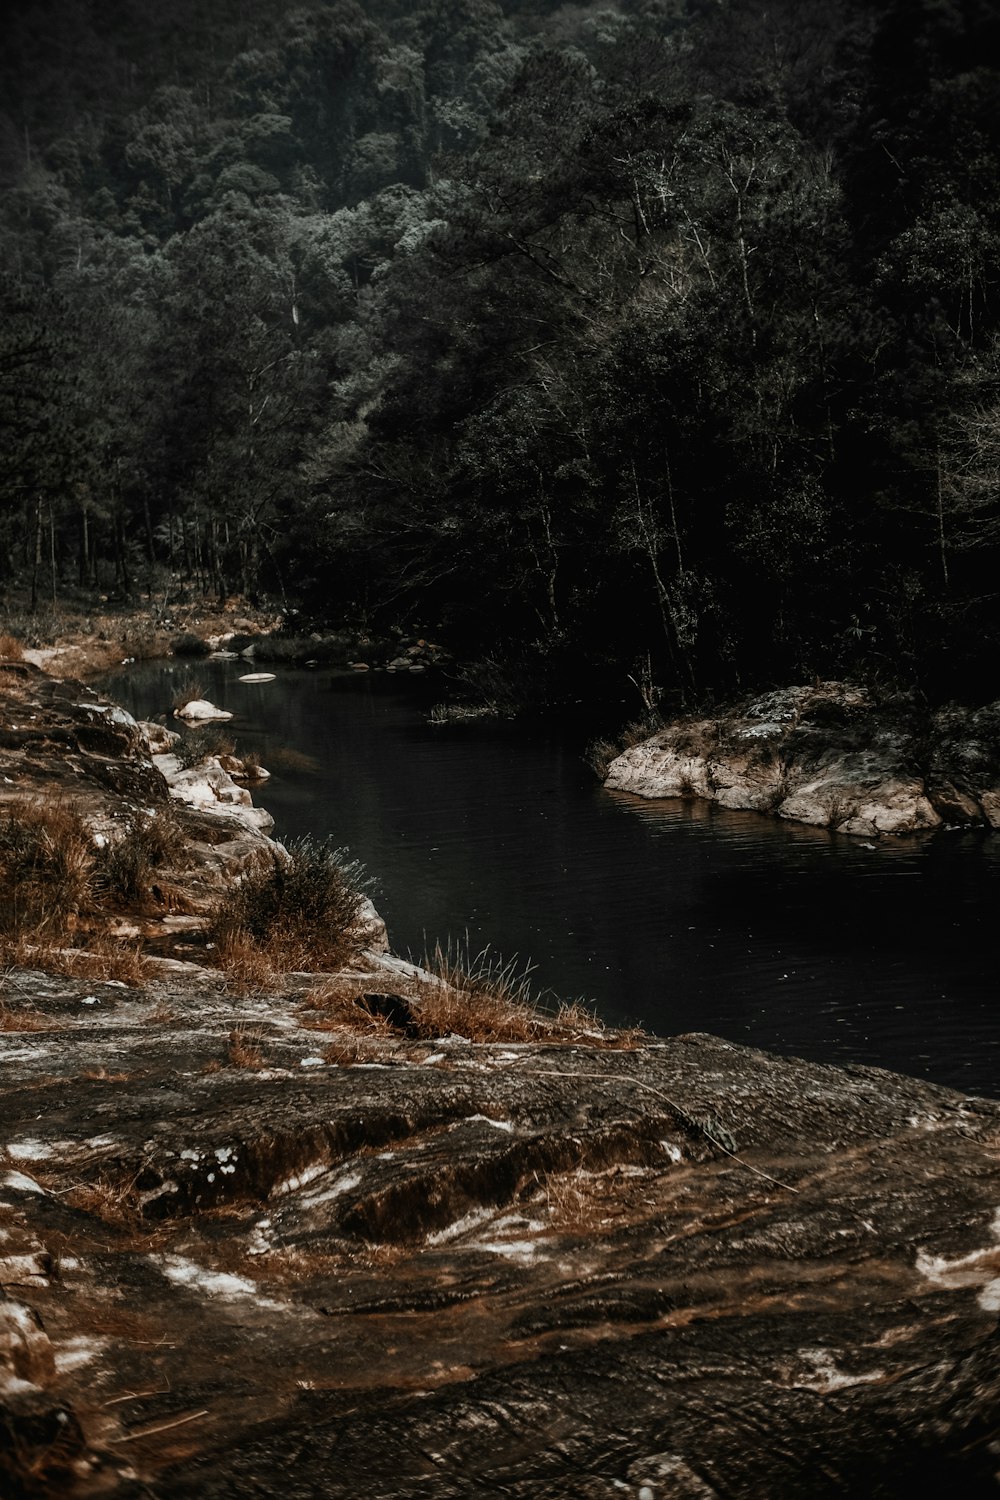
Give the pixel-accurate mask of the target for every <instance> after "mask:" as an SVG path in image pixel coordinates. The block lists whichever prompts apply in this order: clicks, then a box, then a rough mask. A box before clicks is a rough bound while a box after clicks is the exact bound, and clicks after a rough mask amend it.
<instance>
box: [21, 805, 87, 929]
mask: <svg viewBox="0 0 1000 1500" xmlns="http://www.w3.org/2000/svg"><path fill="white" fill-rule="evenodd" d="M93 878H94V843H93V839H92V837H91V834H90V830H89V829H88V828H87V825H86V824H85V823H84V821H83V819H82V818H81V817H80V815H79V814H78V813H77V812H75V811H74V810H73V809H72V808H71V807H69V806H67V805H66V803H64V802H61V801H59V800H58V799H54V800H53V801H50V802H41V801H26V802H20V803H16V804H10V805H8V807H7V808H6V810H5V811H4V813H3V814H2V815H0V933H3V934H6V935H8V936H12V937H17V936H19V935H20V934H23V933H26V932H31V933H34V934H35V935H37V936H39V937H61V936H65V935H66V934H67V933H69V932H72V931H73V930H74V929H75V927H76V925H77V921H78V919H79V917H80V914H81V912H82V911H84V910H85V909H86V908H87V907H88V906H89V905H90V903H91V901H92V899H93Z"/></svg>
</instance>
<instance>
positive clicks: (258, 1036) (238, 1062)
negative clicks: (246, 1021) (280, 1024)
mask: <svg viewBox="0 0 1000 1500" xmlns="http://www.w3.org/2000/svg"><path fill="white" fill-rule="evenodd" d="M263 1040H264V1032H263V1030H262V1029H261V1027H259V1026H244V1025H240V1026H236V1027H234V1028H233V1030H232V1031H231V1032H230V1033H229V1041H228V1044H227V1051H228V1054H229V1063H230V1066H231V1067H233V1068H262V1067H263V1066H264V1062H265V1058H264V1054H263V1052H262V1051H261V1050H260V1049H261V1044H262V1042H263Z"/></svg>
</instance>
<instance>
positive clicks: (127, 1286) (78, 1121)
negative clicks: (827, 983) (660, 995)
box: [0, 663, 1000, 1500]
mask: <svg viewBox="0 0 1000 1500" xmlns="http://www.w3.org/2000/svg"><path fill="white" fill-rule="evenodd" d="M4 681H5V686H6V691H5V694H4V699H3V705H4V724H3V731H4V732H3V744H2V747H0V750H2V755H3V766H2V768H0V772H2V775H3V776H4V777H5V778H6V779H5V780H4V782H3V783H2V785H3V792H4V796H5V798H6V799H7V805H8V810H9V808H10V805H11V803H12V802H14V801H17V800H22V801H23V800H25V799H26V800H38V799H39V798H41V797H45V796H47V797H49V798H50V799H52V798H53V794H55V800H61V801H63V803H65V802H68V801H70V800H72V801H76V800H77V799H81V800H80V802H79V805H80V807H81V808H82V809H84V810H86V812H87V815H88V817H93V818H94V819H96V820H98V821H97V822H95V825H94V826H95V831H96V833H98V834H102V833H103V834H104V836H107V835H108V834H110V832H111V831H112V830H113V828H114V825H115V822H116V821H117V822H118V824H119V827H120V826H121V823H122V821H123V817H127V816H133V815H134V814H135V813H136V812H137V811H139V810H141V809H143V808H149V807H152V808H153V809H154V810H155V809H161V808H171V809H172V810H173V812H174V815H175V816H176V817H179V818H180V819H181V822H182V826H184V827H187V828H188V829H189V830H190V833H191V835H192V837H191V838H190V840H189V842H190V844H191V846H192V848H193V846H194V845H201V846H202V851H203V853H202V857H201V859H200V862H199V861H198V860H195V861H194V863H193V864H192V865H191V867H190V869H189V870H188V871H187V872H185V871H183V870H177V871H176V872H175V873H172V874H171V878H170V883H171V884H172V885H174V886H175V888H176V889H177V891H178V896H177V897H176V898H175V900H178V899H179V898H180V896H186V898H187V899H188V900H189V901H190V902H192V904H195V905H196V904H197V903H198V902H200V901H202V902H205V903H206V904H209V905H210V904H211V902H212V901H213V900H217V899H218V891H219V889H220V887H224V886H227V885H229V886H231V885H232V883H233V880H234V877H235V876H237V875H238V873H239V870H238V868H234V867H233V866H232V865H230V864H229V863H227V861H228V860H229V859H230V858H231V857H235V856H234V852H233V851H231V850H228V849H227V847H226V846H227V845H231V844H232V843H233V842H234V839H233V837H232V836H231V835H232V834H233V832H234V829H235V823H236V822H237V821H238V822H239V824H240V828H241V832H240V835H239V837H240V838H241V839H243V838H245V839H246V840H248V843H247V844H246V845H245V846H244V848H245V849H249V848H250V847H251V846H252V845H254V844H256V846H257V847H258V848H260V847H266V844H262V843H261V841H263V840H266V839H267V834H266V832H265V831H264V829H263V828H261V827H260V826H259V823H260V820H259V819H254V818H250V819H247V818H246V816H245V815H244V816H242V817H241V809H246V807H247V803H246V802H244V801H243V800H242V798H236V799H235V801H234V802H233V803H232V804H226V803H224V802H220V805H219V807H218V808H217V809H216V810H215V811H214V812H206V811H205V810H204V809H197V808H193V807H188V806H187V804H185V803H182V802H181V801H180V800H179V799H178V798H176V797H173V798H171V796H170V788H169V785H168V783H167V781H166V780H164V778H163V777H162V776H161V773H160V770H159V768H158V767H157V765H156V763H155V761H156V759H157V758H160V757H163V756H169V754H170V747H169V746H167V747H166V748H163V745H162V742H161V740H159V739H158V738H157V732H158V731H157V728H156V727H155V726H151V727H150V729H149V730H146V731H143V730H141V729H140V727H139V726H138V725H134V724H133V723H132V722H131V721H130V720H129V716H128V715H123V714H122V713H121V710H115V709H113V708H112V707H111V706H109V705H104V706H102V705H101V704H100V702H99V700H96V699H95V695H93V694H89V693H88V692H87V690H85V689H82V688H81V687H80V685H79V684H73V683H65V682H59V681H57V680H55V679H52V678H46V677H44V676H43V675H42V674H41V673H38V672H37V671H35V670H33V669H31V668H30V666H28V665H26V664H23V663H21V664H18V663H9V664H8V665H7V666H6V668H5V670H4ZM168 769H169V768H168ZM233 784H234V785H237V783H233ZM174 804H176V806H174ZM102 818H103V819H105V820H107V821H106V822H104V823H101V822H100V819H102ZM234 820H235V821H234ZM196 833H198V834H200V837H194V834H196ZM220 834H221V835H223V836H221V837H220ZM158 873H159V878H158V879H156V880H155V882H154V883H155V884H157V885H158V886H159V887H160V889H161V894H162V893H163V882H164V881H165V880H166V878H167V873H170V872H166V873H165V872H164V871H163V870H160V871H159V872H158ZM199 881H203V882H204V884H202V885H199ZM213 891H214V892H215V895H214V896H213V894H212V893H213ZM148 895H149V896H150V897H151V899H153V900H154V901H155V897H154V896H153V894H152V891H151V890H150V891H149V892H148ZM121 915H123V916H125V915H128V914H127V913H123V914H121ZM132 915H133V916H134V915H135V914H134V913H133V914H132ZM171 915H172V914H171V913H162V912H161V913H158V914H154V913H151V912H150V913H147V914H146V915H145V916H144V917H143V923H146V924H147V925H148V926H152V925H154V924H157V923H158V924H160V925H161V926H164V925H165V924H166V923H168V922H169V919H170V917H171ZM194 915H197V913H195V914H194ZM139 925H140V926H141V925H142V924H139ZM145 930H146V929H145V928H143V930H142V931H140V933H139V934H138V935H137V936H136V937H133V938H131V939H129V940H128V941H132V942H136V943H138V942H139V941H142V942H144V943H147V944H148V943H149V940H148V939H147V938H146V937H145ZM188 938H190V934H188ZM178 940H185V939H184V935H183V934H182V933H177V934H175V935H174V938H173V941H178ZM123 941H124V939H123ZM150 946H154V947H155V945H150ZM357 956H358V959H359V960H360V959H361V958H362V956H363V959H364V961H363V962H357V963H355V964H354V966H353V967H351V968H348V969H346V970H343V971H341V972H340V973H339V974H327V975H325V976H324V975H315V974H314V975H307V974H303V973H297V974H287V975H284V976H282V977H281V978H280V979H278V980H276V981H275V982H272V983H270V984H267V985H263V986H261V985H258V986H255V987H253V988H251V989H247V988H245V987H244V988H240V987H239V986H236V987H234V986H233V984H232V983H231V981H230V980H228V979H227V977H226V976H225V974H224V973H222V972H220V971H219V970H218V969H214V970H213V969H212V968H210V967H208V966H207V965H206V964H205V963H204V962H201V963H198V962H196V961H194V960H193V959H192V958H191V956H190V954H189V955H187V956H186V957H185V956H183V955H179V954H177V953H176V952H175V953H174V954H173V956H166V957H156V956H155V955H153V954H152V953H147V955H146V962H147V963H148V964H149V967H148V969H146V971H145V972H144V973H142V974H134V975H133V976H132V978H131V980H122V979H117V980H115V979H110V978H109V976H108V973H107V971H105V973H104V974H102V973H101V964H102V963H103V962H104V959H103V958H102V956H101V954H100V953H98V954H96V963H95V965H94V967H92V968H90V970H89V971H88V972H86V973H83V974H74V973H73V972H72V968H70V972H68V973H67V972H62V973H53V972H48V973H45V972H40V970H39V968H38V967H37V966H33V965H31V964H29V963H26V962H24V960H23V959H22V961H21V962H19V963H13V962H12V963H9V964H8V966H7V968H6V969H5V972H4V976H3V994H2V997H0V1015H2V1019H3V1025H2V1029H0V1053H2V1056H3V1068H4V1078H5V1084H6V1087H5V1091H4V1096H3V1100H2V1103H0V1112H2V1113H0V1120H2V1141H3V1157H2V1159H0V1182H2V1189H3V1195H2V1203H0V1227H2V1229H3V1232H4V1238H3V1242H2V1244H0V1286H2V1288H3V1292H4V1298H3V1300H0V1474H3V1476H4V1480H5V1483H6V1485H7V1490H8V1492H9V1493H11V1494H12V1495H15V1496H16V1495H24V1496H42V1495H44V1496H51V1495H57V1494H60V1493H64V1494H67V1495H72V1496H90V1495H97V1494H104V1495H109V1494H110V1495H118V1496H121V1497H123V1500H124V1497H127V1500H140V1497H142V1500H172V1497H176V1500H181V1497H183V1496H188V1495H190V1494H192V1493H195V1492H197V1493H198V1494H199V1495H205V1496H209V1497H214V1496H217V1497H220V1500H221V1497H222V1496H233V1495H235V1494H246V1493H255V1494H257V1495H260V1496H278V1495H289V1494H291V1495H295V1494H301V1495H302V1496H306V1495H312V1494H315V1493H317V1492H320V1491H321V1492H322V1493H324V1494H328V1495H331V1496H335V1495H343V1496H344V1497H345V1500H346V1497H347V1496H352V1497H353V1496H355V1495H357V1494H359V1493H365V1494H367V1495H371V1496H375V1497H386V1500H389V1497H407V1496H410V1497H414V1500H417V1497H425V1496H426V1497H428V1500H430V1497H431V1496H434V1497H435V1500H437V1497H440V1496H443V1495H451V1496H456V1497H457V1496H462V1497H468V1500H472V1497H473V1496H477V1495H479V1494H481V1493H483V1490H484V1488H486V1487H489V1488H495V1489H503V1490H504V1492H505V1493H508V1494H511V1495H524V1496H525V1497H527V1496H528V1495H531V1496H535V1495H538V1494H539V1493H544V1494H546V1495H549V1496H552V1497H562V1496H565V1497H566V1500H569V1497H571V1496H574V1497H575V1496H578V1495H581V1494H587V1495H590V1496H598V1497H602V1500H605V1497H606V1500H611V1497H612V1496H615V1495H622V1494H626V1495H631V1496H632V1497H633V1500H647V1497H648V1496H649V1495H650V1494H652V1495H653V1496H660V1495H662V1496H668V1495H677V1494H687V1495H698V1496H709V1497H711V1496H712V1495H715V1494H720V1495H721V1494H726V1495H732V1496H741V1497H746V1500H757V1497H759V1496H760V1495H761V1494H764V1493H767V1494H773V1495H775V1496H777V1495H781V1496H798V1495H801V1496H803V1497H804V1496H806V1495H808V1496H816V1495H851V1496H857V1495H864V1494H866V1493H871V1494H873V1495H874V1494H876V1493H877V1494H879V1495H889V1496H895V1495H898V1496H900V1497H902V1496H904V1495H906V1496H909V1495H910V1494H911V1493H912V1491H913V1488H914V1486H915V1484H916V1482H917V1476H923V1477H926V1474H927V1472H928V1471H932V1472H933V1473H934V1475H935V1476H936V1477H937V1478H938V1479H940V1481H941V1483H942V1484H947V1483H948V1482H949V1481H950V1482H951V1483H952V1485H953V1486H954V1487H956V1488H959V1489H961V1490H962V1492H963V1493H967V1494H970V1495H973V1494H977V1493H987V1488H986V1487H987V1486H988V1485H989V1484H990V1483H991V1482H992V1479H991V1476H992V1474H993V1470H994V1469H995V1467H996V1461H995V1455H994V1454H993V1453H992V1451H991V1447H990V1444H991V1443H992V1442H993V1440H994V1435H995V1433H996V1430H997V1423H998V1420H1000V1380H998V1377H997V1373H996V1366H995V1360H994V1358H993V1353H992V1350H993V1344H994V1343H995V1337H996V1330H997V1321H998V1316H997V1315H998V1311H1000V1300H998V1297H997V1270H996V1255H997V1250H996V1246H997V1242H998V1241H997V1228H996V1194H995V1174H996V1143H997V1141H998V1139H1000V1105H998V1104H996V1103H994V1102H991V1101H987V1100H981V1099H971V1098H969V1097H967V1096H964V1095H961V1094H958V1093H956V1092H954V1091H952V1090H948V1089H941V1088H937V1087H935V1086H934V1085H931V1084H927V1083H920V1082H917V1081H915V1080H912V1079H906V1078H903V1077H901V1076H899V1075H896V1074H891V1073H887V1072H884V1071H883V1070H879V1069H864V1068H853V1069H841V1068H832V1067H826V1066H823V1065H821V1064H815V1063H805V1062H801V1061H797V1060H795V1059H779V1058H776V1057H773V1056H770V1055H768V1054H766V1053H763V1052H759V1051H756V1050H754V1049H752V1048H746V1047H739V1046H735V1045H733V1044H732V1043H729V1042H725V1041H721V1040H719V1039H717V1038H712V1037H707V1036H702V1035H686V1036H681V1037H675V1038H673V1039H670V1040H662V1039H658V1038H653V1037H641V1036H638V1035H635V1034H632V1035H627V1034H618V1033H614V1032H602V1031H601V1030H600V1029H599V1028H595V1027H593V1026H592V1025H591V1026H589V1027H588V1025H587V1023H586V1021H585V1018H583V1017H581V1016H579V1015H571V1016H569V1017H567V1018H564V1020H563V1023H562V1024H561V1025H558V1024H556V1025H554V1024H552V1022H551V1021H549V1022H547V1023H546V1022H544V1020H543V1018H540V1022H539V1028H538V1030H537V1031H536V1032H535V1034H534V1035H533V1036H532V1037H530V1038H529V1039H523V1038H522V1039H517V1040H515V1039H514V1038H513V1035H512V1034H511V1033H510V1032H508V1033H506V1034H504V1033H502V1032H501V1033H499V1034H498V1036H497V1039H495V1040H483V1041H475V1040H471V1039H470V1034H471V1026H472V1024H473V1022H474V1021H475V1004H474V1000H475V997H469V998H468V1000H467V1003H466V1005H465V1010H464V1012H459V1011H458V1010H456V1009H455V1008H452V1009H450V1010H449V1009H445V1010H443V1011H442V1012H441V1013H440V1024H439V1025H438V1027H437V1029H436V1031H434V1030H433V1029H432V1028H431V1029H429V1028H427V1027H423V1028H422V1027H421V1024H420V1018H421V1015H422V1013H423V1012H424V1010H425V1009H429V1008H430V1007H431V1005H432V1004H433V1002H434V999H435V992H437V994H438V995H439V992H440V990H441V984H440V981H438V982H437V983H435V982H434V980H433V977H431V980H430V982H429V983H428V980H427V979H426V978H422V977H421V976H420V975H418V974H415V973H414V972H413V969H412V966H408V965H406V964H405V963H403V962H402V961H400V960H398V959H393V958H392V957H391V955H385V954H382V955H379V954H377V953H375V952H374V951H373V949H371V948H366V949H361V950H359V952H358V955H357ZM359 1002H360V1003H359ZM557 1019H558V1018H557ZM750 1430H752V1431H753V1433H754V1441H753V1443H751V1444H749V1445H748V1443H747V1441H746V1433H747V1432H748V1431H750ZM456 1433H459V1434H461V1440H460V1441H456Z"/></svg>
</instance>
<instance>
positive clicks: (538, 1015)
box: [299, 944, 646, 1061]
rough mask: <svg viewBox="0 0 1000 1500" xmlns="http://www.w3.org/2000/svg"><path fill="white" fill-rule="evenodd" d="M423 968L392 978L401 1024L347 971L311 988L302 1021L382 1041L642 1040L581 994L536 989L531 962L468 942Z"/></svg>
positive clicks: (621, 1043) (630, 1043)
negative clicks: (476, 949)
mask: <svg viewBox="0 0 1000 1500" xmlns="http://www.w3.org/2000/svg"><path fill="white" fill-rule="evenodd" d="M421 968H422V969H423V970H424V972H425V975H426V976H429V977H424V978H421V977H420V975H419V974H418V975H416V976H414V977H412V978H407V979H405V980H398V979H395V978H394V992H395V994H396V995H397V996H398V997H399V999H400V1000H401V1001H402V1002H403V1004H404V1005H405V1006H406V1007H407V1009H408V1017H407V1021H406V1024H405V1026H404V1025H403V1024H402V1022H397V1023H396V1024H395V1025H394V1024H393V1020H392V1019H390V1018H388V1017H387V1016H385V1015H381V1014H378V1013H377V1011H375V1012H373V1010H371V1009H369V1008H368V1007H367V1005H366V1004H365V1002H364V998H363V995H362V994H361V993H360V991H359V986H358V981H357V979H356V978H353V977H351V976H350V975H335V976H333V977H332V978H330V979H329V980H326V981H325V982H324V983H323V984H322V985H320V986H319V987H318V988H316V989H315V990H312V991H310V992H309V993H308V994H307V995H306V997H305V999H304V1000H303V1002H302V1005H301V1006H300V1008H299V1016H300V1019H301V1024H302V1025H303V1026H305V1027H307V1028H308V1029H310V1030H316V1031H333V1032H338V1033H341V1032H342V1033H344V1034H345V1036H346V1035H349V1034H354V1035H355V1036H360V1037H366V1038H369V1039H371V1040H373V1041H378V1040H379V1039H381V1040H382V1041H383V1042H384V1041H385V1040H387V1039H390V1038H397V1039H398V1038H399V1037H400V1036H401V1035H402V1034H403V1033H404V1032H405V1035H406V1036H407V1038H408V1039H410V1040H411V1041H417V1042H433V1041H434V1040H436V1039H440V1038H441V1037H444V1036H449V1035H451V1034H457V1035H459V1036H463V1037H465V1038H467V1039H468V1040H469V1041H472V1042H531V1041H546V1042H550V1043H551V1042H556V1043H566V1044H570V1043H583V1044H585V1045H586V1046H588V1047H603V1048H609V1049H611V1048H622V1049H624V1048H632V1047H637V1046H640V1045H642V1043H643V1042H644V1041H645V1040H646V1035H645V1033H644V1032H643V1031H642V1030H641V1029H640V1028H630V1029H628V1030H626V1029H615V1028H613V1027H605V1025H604V1023H603V1022H602V1021H601V1020H599V1019H598V1017H597V1016H595V1014H594V1012H593V1009H592V1008H591V1007H590V1006H588V1005H586V1004H584V1003H583V1002H582V1001H580V1000H573V1001H556V1000H554V999H549V997H547V996H544V995H542V996H536V995H535V993H534V991H533V989H532V984H531V974H532V969H531V968H530V966H529V967H527V968H525V969H523V970H519V969H518V967H517V964H516V961H515V960H511V961H509V962H506V963H505V962H504V961H503V960H502V959H500V958H499V957H497V956H494V955H491V953H490V950H489V949H488V948H485V949H483V951H482V952H481V953H479V954H477V955H476V956H475V957H472V958H470V957H469V956H468V944H466V945H465V948H461V947H456V946H454V945H450V946H448V947H447V948H442V946H441V945H440V944H437V945H436V947H435V949H434V951H433V953H432V954H430V956H428V957H425V958H424V959H423V961H422V964H421ZM345 1045H346V1043H345ZM333 1060H334V1061H335V1060H336V1059H333Z"/></svg>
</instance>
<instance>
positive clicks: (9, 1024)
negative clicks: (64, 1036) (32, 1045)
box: [0, 1000, 59, 1031]
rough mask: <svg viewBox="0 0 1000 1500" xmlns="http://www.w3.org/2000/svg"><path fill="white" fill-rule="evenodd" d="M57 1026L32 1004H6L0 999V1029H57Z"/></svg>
mask: <svg viewBox="0 0 1000 1500" xmlns="http://www.w3.org/2000/svg"><path fill="white" fill-rule="evenodd" d="M58 1030H59V1027H58V1026H57V1025H56V1023H55V1022H54V1021H53V1020H52V1019H51V1017H49V1016H47V1015H45V1014H44V1012H43V1011H40V1010H37V1009H36V1007H35V1006H34V1005H30V1004H28V1005H8V1004H7V1002H6V1001H5V1000H0V1031H58Z"/></svg>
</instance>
